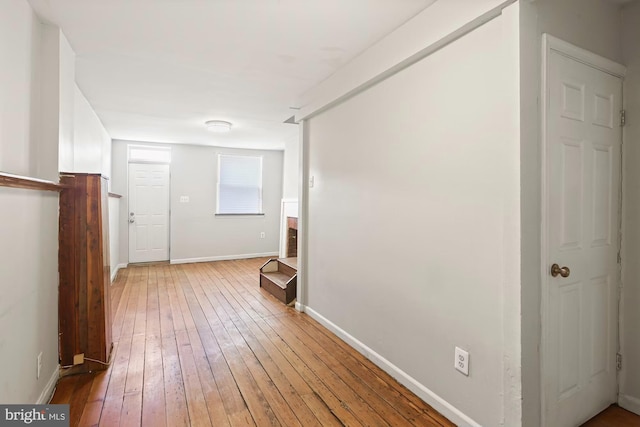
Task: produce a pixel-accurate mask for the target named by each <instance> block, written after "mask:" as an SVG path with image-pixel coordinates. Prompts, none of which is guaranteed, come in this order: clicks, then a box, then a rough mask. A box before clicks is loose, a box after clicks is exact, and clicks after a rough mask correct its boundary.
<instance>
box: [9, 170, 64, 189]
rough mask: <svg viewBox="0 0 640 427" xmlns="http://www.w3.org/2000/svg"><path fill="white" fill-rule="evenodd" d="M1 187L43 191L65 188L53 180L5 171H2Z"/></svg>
mask: <svg viewBox="0 0 640 427" xmlns="http://www.w3.org/2000/svg"><path fill="white" fill-rule="evenodd" d="M0 187H11V188H24V189H27V190H41V191H61V190H62V188H63V186H61V185H60V184H57V183H55V182H53V181H47V180H44V179H38V178H31V177H27V176H20V175H12V174H9V173H5V172H0Z"/></svg>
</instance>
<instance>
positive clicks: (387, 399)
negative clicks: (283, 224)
mask: <svg viewBox="0 0 640 427" xmlns="http://www.w3.org/2000/svg"><path fill="white" fill-rule="evenodd" d="M265 261H266V259H252V260H237V261H221V262H212V263H200V264H183V265H145V266H137V267H130V268H127V269H125V270H121V271H120V273H119V275H118V278H117V280H116V282H115V283H114V285H113V286H112V298H113V304H112V310H113V340H114V350H113V355H112V362H111V366H110V367H109V369H108V370H106V371H102V372H98V373H91V374H82V375H74V376H67V377H64V378H62V379H61V380H60V381H59V383H58V386H57V389H56V392H55V394H54V397H53V399H52V403H70V405H71V414H70V415H71V426H77V425H79V426H139V425H142V426H153V427H156V426H168V427H174V426H188V425H191V426H216V427H217V426H242V427H245V426H259V427H261V426H305V427H307V426H342V425H346V426H365V425H372V426H405V425H406V426H412V425H413V426H453V424H452V423H450V422H449V421H448V420H446V419H445V418H444V417H443V416H442V415H440V414H438V413H437V412H436V411H434V410H433V409H432V408H431V407H430V406H428V405H427V404H425V403H424V402H422V401H421V400H420V399H419V398H418V397H417V396H415V395H414V394H412V393H411V392H410V391H408V390H407V389H406V388H405V387H403V386H402V385H400V384H399V383H398V382H396V381H395V380H394V379H392V378H391V377H390V376H389V375H387V374H386V373H385V372H383V371H382V370H380V369H379V368H378V367H376V366H375V365H373V363H371V362H370V361H369V360H367V359H366V358H364V357H363V356H362V355H360V354H359V353H358V352H356V351H355V350H353V349H352V348H351V347H349V346H348V345H347V344H346V343H344V342H343V341H341V340H340V339H339V338H337V337H336V336H335V335H333V334H332V333H331V332H329V331H328V330H326V329H325V328H324V327H322V326H321V325H319V324H318V323H317V322H315V321H314V320H313V319H311V318H310V317H308V316H307V315H305V314H300V313H298V312H296V311H295V310H294V309H292V308H288V307H286V306H285V305H283V304H282V303H280V302H279V301H277V300H276V299H275V298H273V297H272V296H271V295H269V294H267V293H266V292H264V291H263V290H261V289H260V288H259V286H258V268H259V267H260V266H261V265H262V264H263V263H264V262H265Z"/></svg>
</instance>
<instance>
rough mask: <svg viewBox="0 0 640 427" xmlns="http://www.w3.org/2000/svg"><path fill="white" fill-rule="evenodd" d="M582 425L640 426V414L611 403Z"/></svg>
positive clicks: (601, 426)
mask: <svg viewBox="0 0 640 427" xmlns="http://www.w3.org/2000/svg"><path fill="white" fill-rule="evenodd" d="M582 427H640V416H639V415H636V414H634V413H633V412H629V411H627V410H625V409H622V408H621V407H619V406H617V405H611V406H609V407H608V408H607V409H605V410H604V411H602V412H600V413H599V414H598V415H596V416H595V417H593V418H592V419H590V420H589V421H587V422H586V423H584V424H583V425H582Z"/></svg>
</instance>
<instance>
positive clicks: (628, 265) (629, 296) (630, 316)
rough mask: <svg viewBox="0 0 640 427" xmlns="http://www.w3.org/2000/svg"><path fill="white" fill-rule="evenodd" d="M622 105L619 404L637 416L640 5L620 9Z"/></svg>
mask: <svg viewBox="0 0 640 427" xmlns="http://www.w3.org/2000/svg"><path fill="white" fill-rule="evenodd" d="M623 16H624V18H623V47H624V49H623V56H624V64H625V65H626V66H627V76H626V77H625V81H624V103H625V107H624V108H625V109H626V110H627V118H628V121H627V125H626V126H625V128H624V143H623V150H624V171H623V185H624V190H623V191H624V193H623V203H624V208H623V236H622V244H623V256H622V268H623V269H622V281H623V286H624V287H623V290H622V300H623V303H622V331H621V338H622V343H621V345H622V357H623V363H622V366H623V369H622V372H621V375H620V379H621V387H620V402H619V403H620V404H621V405H622V406H623V407H625V408H627V409H629V410H632V411H634V412H636V413H638V414H640V366H638V363H637V362H638V361H640V335H639V334H638V331H639V330H640V310H639V307H640V265H639V263H638V262H637V260H638V258H640V168H639V167H638V165H640V121H639V120H638V118H639V117H640V44H638V41H639V40H640V3H637V2H636V3H635V4H632V5H629V6H627V7H625V9H624V10H623Z"/></svg>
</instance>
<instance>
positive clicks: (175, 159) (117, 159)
mask: <svg viewBox="0 0 640 427" xmlns="http://www.w3.org/2000/svg"><path fill="white" fill-rule="evenodd" d="M128 143H129V142H127V141H118V140H115V141H114V143H113V187H112V188H113V191H114V192H116V193H118V194H121V195H123V196H125V197H123V198H122V199H121V208H120V223H121V224H126V220H127V208H126V205H127V203H128V202H127V195H128V187H127V186H128V183H127V171H128V166H127V148H126V146H127V144H128ZM133 144H135V145H140V143H135V142H133ZM163 146H165V147H166V146H167V145H166V144H163ZM170 146H171V158H172V160H171V192H170V197H171V231H170V233H171V238H170V241H171V243H170V257H171V261H172V262H185V261H205V260H213V259H225V258H235V257H250V256H267V255H269V256H271V255H277V254H278V248H279V242H280V235H279V231H280V201H281V198H282V164H283V153H282V151H257V150H233V149H227V148H218V147H204V146H196V145H180V144H170ZM218 153H221V154H246V155H261V156H263V209H264V212H265V215H264V216H241V217H236V216H216V215H215V211H216V180H217V173H218V172H217V155H218ZM180 196H189V200H190V201H189V203H180V202H179V200H180ZM263 231H264V232H265V238H264V239H261V238H260V233H261V232H263ZM126 242H128V227H126V226H124V225H123V226H122V227H121V232H120V248H121V252H120V262H127V260H128V258H129V255H128V245H127V243H126Z"/></svg>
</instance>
